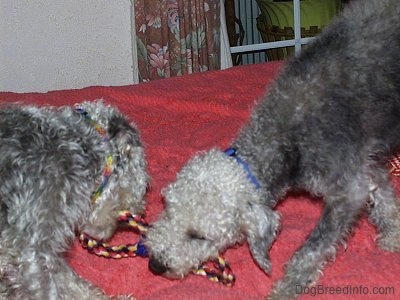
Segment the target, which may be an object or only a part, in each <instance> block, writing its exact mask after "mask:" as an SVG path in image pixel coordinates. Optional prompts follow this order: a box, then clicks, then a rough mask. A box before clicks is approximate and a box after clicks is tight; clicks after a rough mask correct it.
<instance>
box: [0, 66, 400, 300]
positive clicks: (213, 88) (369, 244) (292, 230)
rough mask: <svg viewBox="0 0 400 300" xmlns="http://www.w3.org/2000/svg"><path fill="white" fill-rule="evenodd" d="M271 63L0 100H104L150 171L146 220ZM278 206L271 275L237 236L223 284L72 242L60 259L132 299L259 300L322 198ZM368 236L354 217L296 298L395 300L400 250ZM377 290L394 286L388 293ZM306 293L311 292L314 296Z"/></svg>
mask: <svg viewBox="0 0 400 300" xmlns="http://www.w3.org/2000/svg"><path fill="white" fill-rule="evenodd" d="M280 66H281V64H280V63H276V62H274V63H265V64H258V65H248V66H241V67H234V68H231V69H227V70H224V71H210V72H205V73H197V74H193V75H188V76H183V77H175V78H169V79H165V80H158V81H153V82H150V83H142V84H139V85H133V86H121V87H104V86H101V87H88V88H84V89H80V90H65V91H54V92H49V93H45V94H42V93H26V94H16V93H4V92H3V93H0V102H4V101H21V102H24V103H36V104H52V105H65V104H74V103H76V102H80V101H82V100H90V99H96V98H104V99H105V101H107V102H109V103H113V104H114V105H116V106H118V107H119V108H120V109H121V111H123V112H124V113H125V114H127V115H128V116H129V118H130V119H131V120H132V121H134V122H135V123H136V124H137V126H138V127H139V129H140V131H141V134H142V139H143V142H144V145H145V149H146V156H147V160H148V163H149V173H150V176H151V178H152V179H151V186H150V189H149V192H148V194H147V203H148V205H147V210H146V219H147V221H149V222H152V221H154V220H155V219H156V218H157V216H158V215H159V214H160V213H161V211H162V209H163V201H162V198H161V196H160V191H161V189H162V188H163V187H165V186H166V185H167V184H168V183H170V182H172V181H174V179H175V176H176V173H177V172H178V171H179V170H180V168H181V167H182V166H183V165H184V164H185V163H186V162H187V161H188V159H189V158H190V157H191V156H192V155H193V154H194V153H196V152H198V151H204V150H208V149H210V148H211V147H219V148H221V149H226V148H228V147H229V146H230V143H231V141H232V139H233V138H234V137H235V136H236V134H237V132H238V130H239V129H240V127H241V126H242V125H243V124H244V123H245V121H246V120H247V119H248V117H249V114H250V112H251V109H252V107H253V106H254V104H255V102H256V101H257V99H259V98H260V96H261V95H262V94H263V93H264V92H265V89H266V87H267V86H268V84H269V83H270V82H271V80H273V78H275V76H276V74H277V72H278V70H279V68H280ZM393 183H394V184H395V186H396V189H397V191H398V192H399V194H400V179H399V178H398V177H393ZM88 201H90V199H88ZM277 209H278V211H279V212H280V213H281V214H282V231H281V233H280V235H279V236H278V239H277V240H276V242H275V243H274V245H273V247H272V249H271V252H270V253H271V261H272V264H273V270H272V274H271V276H267V275H266V274H265V273H263V272H262V271H261V270H260V269H259V268H258V267H257V266H256V264H255V263H254V261H253V259H252V257H251V255H250V253H249V250H248V246H247V244H246V243H244V244H242V245H238V246H237V247H233V248H231V249H228V250H227V251H226V252H225V253H223V255H224V257H225V259H226V260H227V261H228V262H229V263H230V265H231V267H232V269H233V273H234V274H235V275H236V283H235V285H234V287H232V288H229V287H224V286H221V285H219V284H217V283H213V282H211V281H209V280H207V279H206V278H204V277H200V276H196V275H188V276H187V277H186V278H185V279H183V280H179V281H171V280H168V279H165V278H163V277H158V276H155V275H153V274H152V273H151V272H150V271H149V270H148V267H147V263H148V259H147V258H140V257H136V258H123V259H120V260H112V259H106V258H102V257H97V256H95V255H92V254H89V253H87V252H86V251H85V250H84V249H83V248H82V247H81V245H80V244H79V242H78V240H76V242H75V243H74V245H73V247H72V249H71V250H70V251H69V252H68V260H69V262H70V264H71V265H72V267H73V268H74V269H75V270H76V272H77V273H78V274H79V275H81V276H83V277H84V278H87V279H88V280H90V281H92V282H93V283H94V284H96V285H98V286H100V287H101V288H103V289H104V290H105V292H106V293H107V294H109V295H120V294H132V295H135V296H136V298H137V299H139V300H159V299H230V300H231V299H263V297H264V296H265V295H266V294H267V293H268V292H269V291H270V289H271V286H272V284H273V283H274V282H276V280H277V279H278V278H280V277H281V276H282V275H283V267H284V264H285V262H287V261H288V260H289V259H290V257H291V255H292V254H293V253H294V251H295V250H296V249H297V248H298V247H299V246H300V245H301V244H302V243H303V242H304V240H305V238H306V236H307V234H308V233H309V232H310V231H311V229H312V228H313V227H314V226H315V224H316V222H317V221H318V218H319V216H320V214H321V210H322V203H321V202H320V201H316V199H314V198H312V197H311V196H309V195H308V194H300V195H296V196H294V195H291V196H289V197H288V198H287V199H286V200H284V201H282V202H281V203H280V204H279V205H278V207H277ZM204 217H205V218H207V216H204ZM210 222H212V220H210ZM171 230H173V228H171ZM375 237H376V230H375V228H374V227H373V226H372V225H371V224H370V223H369V222H368V221H367V219H366V216H362V218H361V220H360V222H359V223H358V224H357V226H356V228H355V230H354V233H353V234H352V235H351V237H350V238H349V240H348V243H347V246H346V247H345V248H344V247H340V248H339V250H338V255H337V258H336V261H335V263H333V264H328V265H327V267H326V269H325V271H324V276H323V277H322V278H321V280H320V281H319V282H318V283H317V286H316V288H318V289H315V290H312V291H311V290H309V291H305V292H307V294H306V295H304V296H303V297H302V298H301V299H377V298H379V299H396V295H397V297H398V295H399V293H400V281H399V279H398V278H399V277H398V276H399V274H400V254H396V253H389V252H385V251H383V250H381V249H379V248H378V247H377V246H376V245H375V243H374V239H375ZM137 239H138V236H137V234H135V233H133V232H132V231H130V230H129V229H128V230H120V231H118V232H117V233H116V235H115V236H114V237H113V239H112V240H111V241H110V243H111V244H126V243H134V242H136V241H137ZM375 288H380V290H374V289H375ZM385 288H393V289H394V293H395V294H392V292H391V290H390V289H389V290H385ZM339 289H341V290H339ZM313 292H318V293H319V294H318V295H317V297H314V296H313ZM339 292H341V293H342V294H338V293H339ZM374 292H380V293H384V294H383V295H376V294H373V293H374ZM320 293H322V294H320ZM385 293H386V294H385Z"/></svg>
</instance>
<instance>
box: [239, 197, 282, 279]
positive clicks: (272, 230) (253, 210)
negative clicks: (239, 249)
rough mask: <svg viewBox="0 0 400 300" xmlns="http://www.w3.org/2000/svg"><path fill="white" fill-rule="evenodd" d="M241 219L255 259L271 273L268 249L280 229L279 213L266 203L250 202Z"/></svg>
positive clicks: (263, 268) (262, 267)
mask: <svg viewBox="0 0 400 300" xmlns="http://www.w3.org/2000/svg"><path fill="white" fill-rule="evenodd" d="M241 220H242V221H241V223H242V224H241V226H242V230H243V232H244V234H245V235H246V237H247V242H248V244H249V247H250V251H251V254H252V256H253V259H254V260H255V261H256V262H257V264H258V266H259V267H260V268H261V269H262V270H264V271H265V272H266V273H267V274H270V272H271V269H272V267H271V261H270V259H269V252H268V251H269V249H270V247H271V245H272V243H273V241H274V240H275V237H276V235H277V232H278V230H279V224H280V223H279V214H278V213H277V212H274V211H273V210H272V209H270V208H269V207H267V206H266V205H262V204H258V203H257V204H254V203H250V202H248V203H247V204H246V207H245V210H244V211H243V212H242V214H241Z"/></svg>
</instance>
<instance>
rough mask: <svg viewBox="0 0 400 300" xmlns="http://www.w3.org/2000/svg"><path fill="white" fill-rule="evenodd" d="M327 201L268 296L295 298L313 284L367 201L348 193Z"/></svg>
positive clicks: (272, 297)
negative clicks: (318, 219) (317, 221)
mask: <svg viewBox="0 0 400 300" xmlns="http://www.w3.org/2000/svg"><path fill="white" fill-rule="evenodd" d="M352 195H354V193H352ZM365 196H366V195H365ZM364 199H365V198H364ZM326 200H327V201H326V206H325V208H324V212H323V215H322V217H321V219H320V221H319V223H318V224H317V226H316V227H315V228H314V230H313V231H312V233H311V234H310V236H309V237H308V240H307V241H306V243H305V244H304V245H303V246H302V247H301V248H300V249H299V250H298V251H297V252H296V253H295V254H294V256H293V257H292V259H291V261H290V262H289V263H288V265H287V266H286V275H285V276H284V278H283V279H282V280H281V281H279V282H278V283H277V285H276V286H275V287H274V289H273V291H272V293H271V295H270V297H269V299H292V298H295V297H296V296H298V295H299V294H300V293H301V291H302V289H304V288H305V287H307V286H310V285H312V284H313V283H314V282H315V281H316V280H317V279H318V277H319V275H320V273H321V272H322V269H323V267H324V265H325V264H326V262H327V261H328V259H331V258H333V257H334V256H335V253H336V245H337V244H338V243H339V242H340V241H342V240H343V239H344V238H345V236H346V234H347V233H348V231H349V230H350V228H351V226H352V224H353V222H354V221H355V219H356V218H357V216H358V214H359V213H360V211H361V210H362V208H363V205H364V203H365V200H364V201H361V197H360V198H359V199H357V200H354V199H350V198H349V197H348V194H347V193H346V194H342V196H339V195H336V196H335V197H329V198H327V199H326Z"/></svg>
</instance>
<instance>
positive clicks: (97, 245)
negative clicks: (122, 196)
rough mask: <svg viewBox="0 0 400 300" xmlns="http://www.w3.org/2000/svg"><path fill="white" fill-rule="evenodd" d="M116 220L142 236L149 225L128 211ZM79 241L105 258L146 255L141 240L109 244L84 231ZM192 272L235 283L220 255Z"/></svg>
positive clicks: (213, 279) (231, 284) (214, 279)
mask: <svg viewBox="0 0 400 300" xmlns="http://www.w3.org/2000/svg"><path fill="white" fill-rule="evenodd" d="M118 222H119V223H121V224H124V225H128V226H129V227H131V228H133V229H134V230H135V231H137V232H138V233H139V234H140V235H141V237H142V238H145V233H146V232H147V229H148V227H149V225H148V224H147V223H146V222H145V221H144V220H143V218H142V217H141V216H138V215H132V214H131V213H130V212H129V211H121V212H120V213H119V215H118ZM79 241H80V242H81V244H82V247H83V248H85V249H87V250H88V251H89V253H93V254H95V255H97V256H101V257H105V258H114V259H120V258H125V257H135V256H140V257H147V256H148V252H147V249H146V247H145V245H144V244H143V243H142V241H139V242H137V243H134V244H126V245H119V246H111V245H109V244H107V243H103V242H101V241H97V240H95V239H93V238H91V237H90V236H89V235H87V234H85V233H82V234H81V235H80V236H79ZM192 273H193V274H195V275H200V276H205V277H207V278H208V279H209V280H211V281H213V282H219V283H221V284H223V285H225V286H228V287H231V286H233V284H234V283H235V275H233V273H232V269H231V268H230V266H229V264H228V263H227V262H226V261H225V260H224V259H223V258H222V257H217V258H215V259H214V260H213V261H212V265H211V266H210V263H206V264H204V265H202V266H200V267H199V268H198V269H196V270H193V272H192Z"/></svg>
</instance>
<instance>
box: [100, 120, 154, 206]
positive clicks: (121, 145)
mask: <svg viewBox="0 0 400 300" xmlns="http://www.w3.org/2000/svg"><path fill="white" fill-rule="evenodd" d="M108 135H109V137H110V140H111V142H112V144H113V145H114V146H115V147H116V148H117V149H118V152H119V154H120V155H119V158H118V161H117V168H116V172H117V173H118V175H119V177H118V185H119V187H120V194H121V193H122V194H123V193H126V195H125V196H124V195H122V194H121V195H119V196H120V197H122V198H126V201H128V202H129V207H127V208H124V209H132V210H133V212H135V213H141V212H142V211H143V210H144V205H145V200H144V194H145V193H146V188H147V184H148V180H149V178H148V175H147V170H146V169H147V163H146V160H145V154H144V149H143V146H142V144H141V142H140V135H139V131H138V130H137V128H136V127H135V125H134V124H132V123H129V122H128V120H126V119H125V118H124V117H122V116H114V117H112V118H111V119H110V121H109V124H108Z"/></svg>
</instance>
